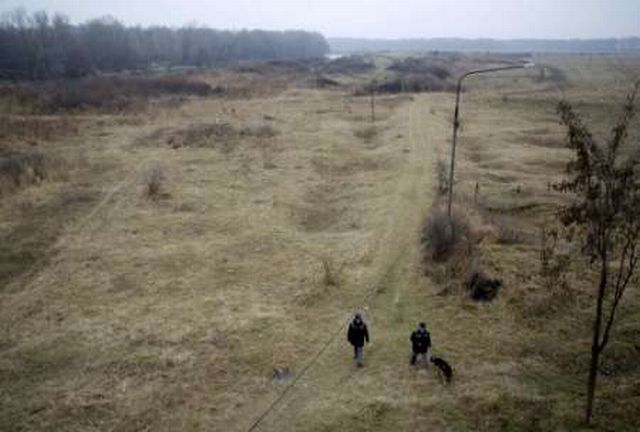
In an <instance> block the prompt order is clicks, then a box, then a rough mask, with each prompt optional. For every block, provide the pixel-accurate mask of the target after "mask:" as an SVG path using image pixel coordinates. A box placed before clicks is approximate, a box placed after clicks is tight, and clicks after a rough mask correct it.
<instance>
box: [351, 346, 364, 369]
mask: <svg viewBox="0 0 640 432" xmlns="http://www.w3.org/2000/svg"><path fill="white" fill-rule="evenodd" d="M353 359H354V360H355V361H356V363H357V364H358V366H361V365H362V363H363V361H364V347H363V346H355V345H354V346H353Z"/></svg>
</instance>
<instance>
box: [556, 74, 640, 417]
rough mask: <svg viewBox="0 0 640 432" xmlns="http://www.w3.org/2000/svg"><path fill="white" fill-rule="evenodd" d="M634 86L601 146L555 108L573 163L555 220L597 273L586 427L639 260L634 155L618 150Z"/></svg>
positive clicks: (569, 112)
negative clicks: (571, 233)
mask: <svg viewBox="0 0 640 432" xmlns="http://www.w3.org/2000/svg"><path fill="white" fill-rule="evenodd" d="M639 87H640V81H638V82H636V84H635V86H634V88H633V91H632V92H631V93H630V94H629V96H628V97H627V100H626V103H625V105H624V109H623V113H622V116H621V117H620V118H619V120H618V121H617V123H616V125H615V127H614V128H613V129H612V136H611V138H610V139H609V140H608V141H607V142H606V143H604V144H600V143H598V142H596V140H595V139H594V137H593V135H592V134H591V132H590V131H589V129H588V128H587V127H586V126H585V125H584V124H583V122H582V120H581V118H580V116H579V115H578V114H576V113H575V111H574V110H573V108H572V107H571V105H570V104H569V103H567V102H561V103H560V104H559V106H558V113H559V115H560V117H561V119H562V123H563V124H564V125H565V126H566V127H567V146H568V147H569V148H570V149H572V150H574V151H575V159H574V160H572V161H571V162H569V164H568V165H567V177H568V178H567V179H566V180H564V181H562V182H561V183H559V184H558V185H556V188H557V189H558V190H561V191H564V192H568V193H571V194H572V195H573V198H574V199H573V201H572V202H571V204H569V205H567V206H566V207H564V208H563V210H562V212H561V220H562V222H563V223H564V224H565V225H575V226H577V227H579V228H580V229H581V232H582V233H583V236H582V238H583V240H584V244H583V251H584V252H585V254H586V255H587V257H588V258H589V260H590V263H591V265H592V266H593V267H594V268H595V269H596V270H597V272H598V279H599V281H598V286H597V287H598V288H597V296H596V305H595V307H596V308H595V317H594V322H593V336H592V345H591V362H590V368H589V377H588V381H587V404H586V412H585V420H586V422H587V423H590V422H591V419H592V414H593V403H594V396H595V391H596V378H597V375H598V365H599V359H600V355H601V354H602V352H603V351H604V349H605V347H606V346H607V343H608V342H609V338H610V334H611V328H612V326H613V323H614V320H615V317H616V311H617V310H618V306H619V305H620V301H621V300H622V297H623V295H624V293H625V290H626V289H627V287H628V285H629V284H630V282H631V281H632V277H633V275H634V271H635V270H636V268H637V264H638V259H639V258H640V249H639V246H640V245H639V240H640V217H638V212H639V210H640V156H639V155H640V153H639V152H638V149H632V150H631V151H629V149H628V148H625V147H624V145H623V144H624V143H625V141H626V140H627V138H628V131H629V126H630V124H631V120H632V118H633V116H634V112H635V98H636V95H637V93H638V89H639Z"/></svg>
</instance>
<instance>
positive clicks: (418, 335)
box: [411, 327, 431, 354]
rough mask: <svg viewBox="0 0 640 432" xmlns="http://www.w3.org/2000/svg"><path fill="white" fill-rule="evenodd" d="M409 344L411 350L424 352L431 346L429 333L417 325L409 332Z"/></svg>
mask: <svg viewBox="0 0 640 432" xmlns="http://www.w3.org/2000/svg"><path fill="white" fill-rule="evenodd" d="M411 345H412V348H413V352H415V353H421V354H423V353H426V352H427V350H428V349H429V348H431V335H430V334H429V332H428V331H427V330H425V329H423V328H422V327H418V328H417V329H415V330H414V331H413V333H411Z"/></svg>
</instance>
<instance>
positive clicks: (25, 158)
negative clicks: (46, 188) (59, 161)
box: [0, 153, 54, 196]
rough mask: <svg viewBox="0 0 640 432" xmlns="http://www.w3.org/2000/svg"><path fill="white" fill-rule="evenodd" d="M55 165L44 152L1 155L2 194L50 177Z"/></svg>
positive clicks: (0, 188) (0, 183)
mask: <svg viewBox="0 0 640 432" xmlns="http://www.w3.org/2000/svg"><path fill="white" fill-rule="evenodd" d="M53 166H54V164H52V161H51V160H50V159H48V158H47V157H46V156H45V155H43V154H42V153H30V154H26V155H9V156H7V157H0V196H3V195H6V194H9V193H11V192H14V191H15V190H17V189H20V188H22V187H26V186H28V185H31V184H36V183H39V182H41V181H43V180H46V179H49V178H50V177H51V175H52V168H53Z"/></svg>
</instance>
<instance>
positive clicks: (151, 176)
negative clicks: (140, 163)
mask: <svg viewBox="0 0 640 432" xmlns="http://www.w3.org/2000/svg"><path fill="white" fill-rule="evenodd" d="M166 180H167V177H166V175H165V173H164V170H163V169H162V167H160V166H158V165H155V166H153V167H151V168H150V169H149V170H148V171H147V173H146V174H145V176H144V185H145V196H146V197H147V198H149V199H151V200H154V201H156V200H158V199H160V198H162V197H164V196H166V193H165V192H163V189H164V185H165V182H166Z"/></svg>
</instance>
